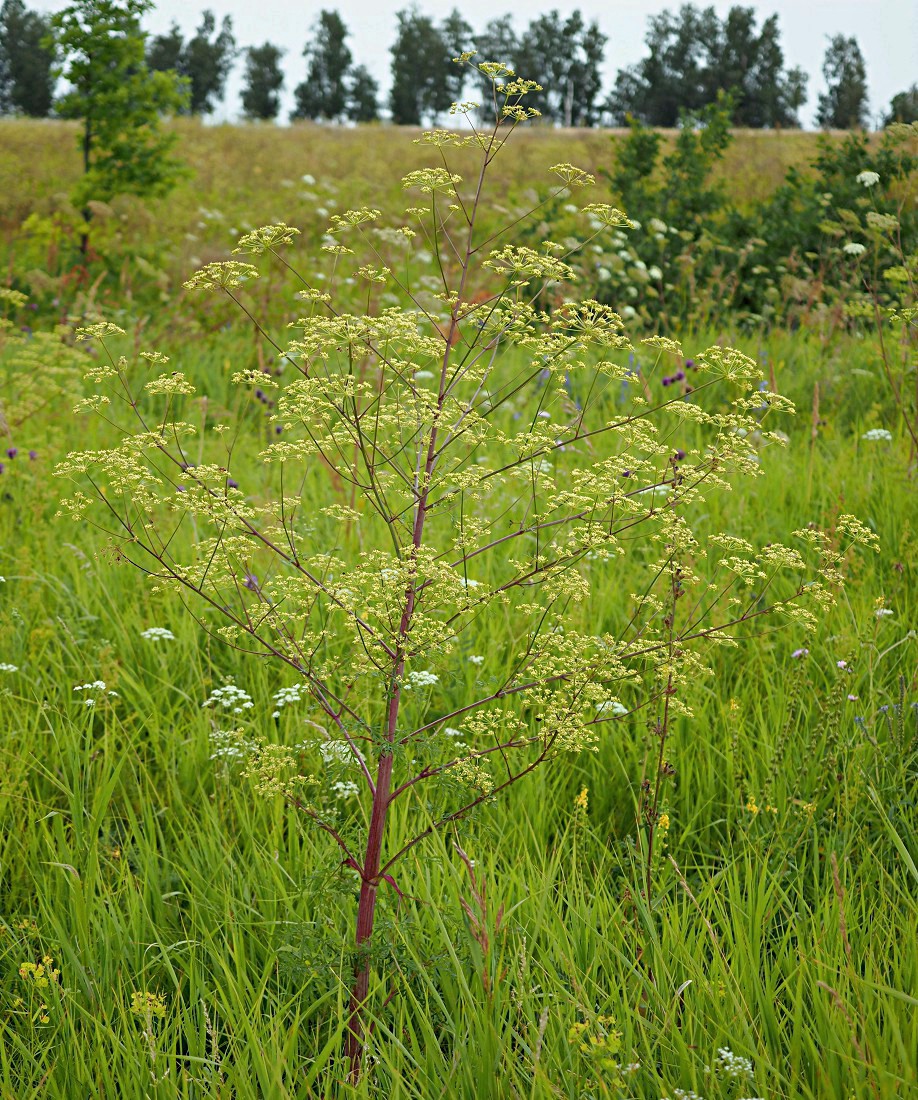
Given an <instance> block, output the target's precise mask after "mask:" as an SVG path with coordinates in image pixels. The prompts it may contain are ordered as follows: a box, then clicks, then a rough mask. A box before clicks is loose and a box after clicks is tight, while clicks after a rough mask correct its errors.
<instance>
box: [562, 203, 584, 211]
mask: <svg viewBox="0 0 918 1100" xmlns="http://www.w3.org/2000/svg"><path fill="white" fill-rule="evenodd" d="M564 211H565V213H566V214H579V213H580V207H579V206H574V204H573V203H572V202H566V203H565V204H564Z"/></svg>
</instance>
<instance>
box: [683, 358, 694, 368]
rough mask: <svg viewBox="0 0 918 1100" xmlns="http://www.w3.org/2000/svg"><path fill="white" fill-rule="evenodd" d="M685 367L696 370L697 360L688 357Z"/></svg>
mask: <svg viewBox="0 0 918 1100" xmlns="http://www.w3.org/2000/svg"><path fill="white" fill-rule="evenodd" d="M685 369H686V370H694V369H695V360H694V359H686V361H685Z"/></svg>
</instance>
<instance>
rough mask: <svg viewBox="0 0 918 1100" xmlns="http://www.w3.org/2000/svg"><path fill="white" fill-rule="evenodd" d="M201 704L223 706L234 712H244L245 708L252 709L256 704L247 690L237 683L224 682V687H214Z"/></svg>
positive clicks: (222, 707) (203, 705) (224, 708)
mask: <svg viewBox="0 0 918 1100" xmlns="http://www.w3.org/2000/svg"><path fill="white" fill-rule="evenodd" d="M201 706H202V707H214V708H215V709H216V708H221V709H222V710H228V711H231V712H232V713H233V714H242V712H243V711H244V710H251V709H252V708H253V707H254V706H255V704H254V703H253V702H252V697H251V696H250V695H249V693H248V692H247V691H243V689H242V688H240V687H236V685H235V684H224V685H223V687H218V688H214V689H213V691H211V693H210V695H209V696H208V698H207V699H205V700H204V702H203V703H202V704H201Z"/></svg>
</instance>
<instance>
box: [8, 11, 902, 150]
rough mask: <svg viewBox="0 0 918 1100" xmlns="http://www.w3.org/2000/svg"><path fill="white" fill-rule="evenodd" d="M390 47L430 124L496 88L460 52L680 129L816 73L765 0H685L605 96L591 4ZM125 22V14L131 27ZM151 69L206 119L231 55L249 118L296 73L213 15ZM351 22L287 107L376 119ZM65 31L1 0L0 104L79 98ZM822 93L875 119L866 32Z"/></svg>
mask: <svg viewBox="0 0 918 1100" xmlns="http://www.w3.org/2000/svg"><path fill="white" fill-rule="evenodd" d="M71 7H72V8H74V9H79V10H82V11H83V14H84V15H85V17H86V19H87V20H91V19H92V18H94V17H104V18H105V19H107V20H108V23H109V25H110V27H111V28H112V29H113V33H115V34H117V33H119V26H120V27H121V32H120V33H124V26H125V25H126V24H127V23H131V25H132V26H136V27H139V23H138V20H139V16H140V15H141V14H144V13H146V12H148V11H149V10H150V7H151V5H150V4H149V3H147V2H146V0H79V3H76V4H74V5H71ZM396 18H397V27H396V37H395V41H394V43H393V44H392V46H391V48H390V55H391V63H390V69H391V78H392V79H391V88H390V92H389V96H388V101H387V103H386V104H385V106H386V107H387V108H388V112H389V115H390V117H391V120H392V122H393V123H396V124H399V125H420V124H422V123H432V122H434V121H435V120H437V119H438V118H442V117H444V116H445V115H446V114H447V112H448V111H449V108H450V106H451V104H453V103H456V102H461V101H463V99H464V98H465V97H467V96H468V97H470V98H472V99H474V98H475V97H476V96H481V95H482V94H490V90H489V86H488V85H487V84H486V82H484V81H482V82H481V84H480V86H477V87H476V86H475V81H474V74H473V73H471V72H470V70H469V69H468V68H467V67H465V66H462V67H460V66H456V65H453V64H451V61H452V58H454V57H456V56H457V55H458V54H461V53H462V52H463V51H465V50H469V49H474V50H476V51H477V53H478V56H479V57H480V58H482V59H484V60H497V61H501V62H502V63H505V64H507V65H509V66H510V67H511V68H513V69H514V70H515V71H516V72H518V73H520V74H522V75H524V76H526V77H527V78H529V79H532V80H535V81H537V82H538V83H539V84H541V85H542V86H543V88H544V89H545V90H544V91H542V92H540V93H538V95H537V96H536V97H535V99H534V102H533V105H534V106H536V107H537V108H538V109H539V110H540V111H541V112H542V117H543V119H544V120H545V121H546V122H547V123H549V124H553V125H561V126H596V125H601V124H607V125H624V124H626V123H627V122H628V121H630V120H635V121H637V122H640V123H642V124H644V125H646V126H657V127H673V126H676V125H678V123H679V120H680V117H681V115H682V113H683V112H693V113H696V112H698V111H699V110H701V109H703V108H704V107H706V106H707V105H709V104H712V103H715V102H716V101H717V97H718V95H719V94H720V93H724V92H726V93H729V95H730V100H731V104H732V123H733V125H734V126H742V127H752V128H760V127H778V126H781V127H793V126H798V125H799V112H800V109H801V108H802V107H803V105H804V104H805V103H806V101H807V83H808V77H807V74H806V73H805V72H803V71H802V70H801V69H799V68H788V67H787V66H786V65H785V60H784V52H783V49H782V46H781V35H780V28H779V26H778V17H777V16H776V15H771V16H769V17H768V18H766V19H765V20H764V21H763V22H762V23H761V25H759V23H758V19H757V16H756V12H755V9H754V8H752V7H742V6H739V5H737V6H734V7H732V8H731V9H730V10H729V11H728V12H727V13H726V15H724V16H723V17H722V18H721V17H719V16H718V15H717V13H716V11H715V9H714V8H713V7H708V8H701V7H697V6H695V5H694V4H683V5H682V7H680V8H679V9H678V11H664V12H662V13H661V14H659V15H654V16H651V17H650V18H649V20H648V27H647V34H646V37H645V44H646V48H647V49H646V54H645V56H644V57H643V58H642V59H641V60H640V61H639V62H637V63H636V64H634V65H631V66H629V67H627V68H623V69H621V70H620V71H619V72H618V74H617V76H616V78H615V81H614V84H613V86H612V88H611V89H610V90H608V91H607V92H606V93H605V94H603V87H602V80H601V71H602V66H603V62H604V60H605V49H606V45H607V37H606V35H604V34H603V33H602V31H601V30H600V28H599V25H598V24H597V23H596V22H595V21H593V22H587V20H586V19H585V18H584V16H583V15H582V13H581V12H580V11H579V10H575V11H573V12H571V13H570V14H561V13H559V12H558V11H557V10H555V11H551V12H548V13H547V14H544V15H539V16H537V17H535V18H534V19H532V20H531V21H530V22H529V24H528V25H527V26H526V27H525V28H524V29H523V30H522V31H521V32H517V30H516V28H515V25H514V21H513V18H512V17H511V16H510V15H502V16H498V17H495V18H493V19H491V20H490V21H489V22H488V23H487V24H486V25H485V26H484V27H483V28H480V29H478V30H476V29H475V28H473V27H472V26H471V25H470V24H469V23H468V22H467V21H466V19H465V18H464V17H463V16H462V14H461V12H460V11H459V10H458V9H454V10H453V11H452V12H451V13H450V14H449V15H448V16H447V17H446V18H445V19H443V20H440V21H437V20H434V19H432V18H431V17H430V16H428V15H426V14H424V13H423V12H421V11H420V10H418V9H417V8H415V7H411V8H406V9H405V10H403V11H401V12H399V13H398V15H397V17H396ZM119 19H120V20H121V23H120V24H119ZM138 33H140V35H141V38H142V39H143V42H144V57H143V60H144V62H145V65H146V68H147V69H148V70H149V71H151V72H154V73H157V72H158V73H172V74H175V76H176V78H177V82H176V91H177V97H176V99H175V101H174V103H173V104H172V107H173V109H174V111H175V113H179V114H190V115H207V114H210V113H212V112H213V111H214V110H215V109H216V107H217V105H218V104H219V103H220V102H221V101H222V100H223V97H224V94H225V88H226V80H227V76H228V75H229V73H230V71H231V70H232V68H233V66H234V65H235V64H236V63H237V62H238V61H239V60H240V59H241V60H242V61H243V63H244V75H243V89H242V107H243V112H244V114H245V116H246V117H247V118H250V119H264V120H271V119H276V118H277V117H278V115H279V113H280V96H281V92H282V90H283V87H284V81H285V76H284V72H283V69H282V67H281V61H282V58H283V56H284V53H285V51H284V50H283V49H281V48H280V47H278V46H275V45H273V44H272V43H270V42H265V43H263V44H262V45H259V46H251V47H248V48H246V49H240V48H239V47H238V45H237V43H236V38H235V35H234V33H233V26H232V20H231V18H230V17H228V16H227V17H225V18H224V19H223V20H222V21H221V22H220V24H219V25H218V23H217V19H216V17H215V16H214V14H213V12H212V11H209V10H207V11H204V12H203V13H202V16H201V22H200V25H199V26H198V27H197V29H196V30H195V32H194V34H193V35H192V36H191V37H189V38H186V37H185V36H184V35H183V33H182V31H181V29H180V28H179V26H178V24H176V23H173V24H172V26H171V28H170V30H169V31H168V32H167V33H165V34H160V35H146V34H143V33H142V32H139V31H138ZM349 37H350V32H349V30H348V27H347V25H346V24H345V22H344V20H343V19H342V18H341V16H340V14H339V13H338V12H337V11H334V10H324V11H322V12H321V13H320V14H319V16H318V18H317V20H316V22H315V24H314V26H313V28H312V31H311V35H310V39H309V41H308V42H307V43H306V44H305V46H304V48H303V60H304V62H305V65H304V79H303V81H302V82H301V83H299V84H298V85H296V87H295V88H294V108H293V111H292V113H291V118H292V119H294V120H296V119H312V120H315V121H320V122H332V123H336V122H344V121H352V122H373V121H376V120H378V119H379V118H380V116H381V114H382V112H383V107H384V105H383V102H382V100H381V96H380V89H379V85H378V83H377V81H376V80H375V79H374V78H373V76H372V75H371V73H370V72H369V70H368V69H367V68H366V66H364V65H360V64H356V63H355V60H354V57H353V55H352V53H351V50H350V48H349V46H348V39H349ZM66 64H67V43H66V41H65V40H64V38H63V37H62V34H61V30H60V25H59V20H58V19H57V17H51V16H47V15H43V14H41V13H39V12H36V11H32V10H30V9H28V8H27V7H26V5H25V3H24V0H4V2H3V5H2V8H0V113H3V114H23V115H30V116H34V117H46V116H49V115H52V114H58V115H60V114H66V110H67V94H65V95H63V96H58V95H57V92H56V89H57V84H58V80H59V77H60V76H61V75H66ZM822 73H823V77H824V79H825V83H826V90H825V92H823V93H821V94H820V95H819V97H818V102H817V111H816V119H817V122H818V124H819V125H820V126H822V127H824V128H832V129H855V128H860V127H864V126H866V125H867V122H868V91H867V74H866V65H865V63H864V58H863V55H862V53H861V50H860V47H859V46H858V43H857V40H856V39H855V38H854V37H846V36H844V35H835V36H834V37H832V38H830V40H829V43H828V46H827V49H826V53H825V58H824V61H823V66H822ZM916 119H918V85H913V86H912V87H911V88H909V89H907V90H905V91H903V92H901V93H899V94H898V95H896V96H894V97H893V100H892V102H891V104H890V107H889V110H888V112H887V115H886V122H891V121H903V122H910V121H915V120H916Z"/></svg>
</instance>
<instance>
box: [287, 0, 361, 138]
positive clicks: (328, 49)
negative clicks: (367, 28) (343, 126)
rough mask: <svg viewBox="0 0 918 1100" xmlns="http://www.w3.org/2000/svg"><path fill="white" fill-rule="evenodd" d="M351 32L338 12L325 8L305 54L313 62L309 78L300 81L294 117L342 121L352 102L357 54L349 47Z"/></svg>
mask: <svg viewBox="0 0 918 1100" xmlns="http://www.w3.org/2000/svg"><path fill="white" fill-rule="evenodd" d="M349 37H350V31H349V30H348V29H347V26H346V25H345V22H344V20H343V19H342V18H341V16H340V15H339V14H338V13H337V12H336V11H322V12H320V14H319V18H318V20H317V22H316V25H315V28H314V30H313V38H312V41H311V42H309V43H308V44H307V45H306V48H305V49H304V50H303V55H304V56H305V57H306V58H307V60H308V62H309V64H308V66H307V69H306V79H305V80H304V81H303V83H302V84H298V85H297V88H296V91H295V93H294V94H295V96H296V107H295V108H294V110H293V113H292V115H291V116H290V117H291V118H311V119H316V120H325V121H329V122H338V121H340V120H341V119H342V118H344V117H345V114H346V112H347V105H348V88H347V77H348V73H349V72H350V69H351V64H352V62H353V57H352V55H351V51H350V49H348V46H347V39H348V38H349Z"/></svg>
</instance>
